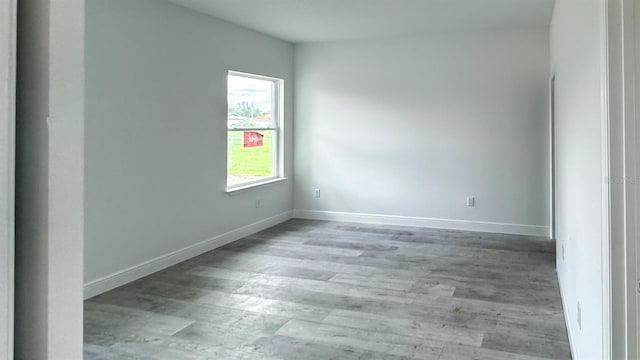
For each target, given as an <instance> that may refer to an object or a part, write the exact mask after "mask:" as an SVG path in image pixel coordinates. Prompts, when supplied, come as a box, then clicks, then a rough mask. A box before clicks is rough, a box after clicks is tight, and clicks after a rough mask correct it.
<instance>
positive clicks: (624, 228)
mask: <svg viewBox="0 0 640 360" xmlns="http://www.w3.org/2000/svg"><path fill="white" fill-rule="evenodd" d="M603 3H604V19H603V29H604V30H603V31H604V37H603V40H604V41H603V43H604V47H603V56H604V57H605V60H604V66H603V70H602V74H603V100H604V101H603V103H604V109H603V110H604V118H605V119H606V125H607V126H606V128H603V131H608V133H605V132H603V137H606V140H607V142H606V145H607V146H606V147H603V153H606V154H607V156H606V158H604V159H603V160H605V161H606V163H605V164H603V165H606V166H607V168H606V170H607V171H608V173H607V175H608V177H607V178H606V179H605V180H606V186H607V188H608V193H607V194H606V195H607V196H608V200H609V201H608V202H607V205H608V210H609V217H608V219H605V220H607V222H606V223H605V225H607V226H608V231H607V233H606V234H603V235H606V236H607V237H606V238H605V239H606V241H605V242H604V244H603V245H605V246H603V260H607V263H606V267H605V263H604V261H603V270H605V271H607V272H605V273H604V276H603V285H606V287H603V290H604V291H603V292H604V297H603V301H604V302H605V314H604V315H605V317H609V322H606V323H605V326H606V328H605V329H603V330H604V331H603V336H605V338H608V342H605V345H609V346H608V347H605V352H606V355H607V356H608V358H610V359H611V358H612V359H616V360H617V359H625V360H634V359H638V357H639V355H640V354H639V352H638V343H637V339H638V334H639V329H638V275H637V271H638V270H639V269H638V267H637V259H636V256H637V253H636V248H637V241H638V240H637V234H638V230H637V229H636V227H637V226H638V225H640V211H638V210H639V209H640V208H639V205H640V203H639V200H640V199H638V197H637V195H636V194H639V192H638V180H639V178H638V170H639V169H640V163H638V160H640V153H639V152H638V151H639V150H640V147H639V146H638V145H639V143H638V139H640V127H639V126H638V124H637V118H636V113H637V112H638V110H639V109H640V107H639V106H640V103H639V102H638V101H637V100H636V94H638V93H639V92H638V89H637V86H638V84H639V83H638V79H637V78H636V72H637V70H636V68H637V67H638V65H637V64H638V58H637V57H638V51H640V48H638V47H637V45H636V40H635V37H636V29H635V27H636V24H637V22H638V21H640V13H638V10H640V9H638V8H637V4H638V1H637V0H604V1H603ZM603 195H605V194H603ZM605 252H606V253H605ZM605 256H606V259H605Z"/></svg>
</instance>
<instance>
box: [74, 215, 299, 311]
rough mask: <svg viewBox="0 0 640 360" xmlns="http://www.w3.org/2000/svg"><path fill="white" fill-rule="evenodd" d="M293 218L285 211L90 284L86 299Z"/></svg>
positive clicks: (85, 291)
mask: <svg viewBox="0 0 640 360" xmlns="http://www.w3.org/2000/svg"><path fill="white" fill-rule="evenodd" d="M291 217H292V212H291V211H285V212H283V213H281V214H278V215H275V216H272V217H270V218H267V219H264V220H260V221H258V222H255V223H253V224H250V225H247V226H243V227H241V228H239V229H236V230H232V231H229V232H226V233H224V234H222V235H218V236H215V237H213V238H211V239H208V240H205V241H202V242H199V243H197V244H194V245H191V246H187V247H186V248H183V249H180V250H177V251H174V252H171V253H169V254H166V255H162V256H159V257H157V258H155V259H152V260H149V261H145V262H143V263H141V264H138V265H134V266H131V267H128V268H126V269H124V270H120V271H117V272H115V273H113V274H109V275H107V276H104V277H101V278H99V279H96V280H93V281H90V282H88V283H86V284H85V285H84V298H85V299H88V298H91V297H94V296H96V295H99V294H102V293H104V292H106V291H109V290H111V289H115V288H117V287H118V286H122V285H125V284H127V283H130V282H132V281H134V280H137V279H140V278H142V277H145V276H147V275H150V274H153V273H154V272H157V271H160V270H163V269H166V268H168V267H170V266H172V265H175V264H178V263H180V262H183V261H185V260H188V259H191V258H193V257H195V256H198V255H200V254H203V253H206V252H207V251H211V250H213V249H216V248H219V247H221V246H224V245H226V244H229V243H231V242H234V241H236V240H239V239H242V238H244V237H247V236H249V235H252V234H255V233H257V232H259V231H262V230H265V229H268V228H270V227H272V226H275V225H278V224H280V223H283V222H285V221H287V220H289V219H291Z"/></svg>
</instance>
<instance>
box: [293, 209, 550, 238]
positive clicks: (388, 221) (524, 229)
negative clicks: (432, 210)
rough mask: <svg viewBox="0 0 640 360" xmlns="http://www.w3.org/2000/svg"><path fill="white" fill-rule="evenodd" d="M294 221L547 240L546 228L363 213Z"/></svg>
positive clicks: (319, 214)
mask: <svg viewBox="0 0 640 360" xmlns="http://www.w3.org/2000/svg"><path fill="white" fill-rule="evenodd" d="M293 217H294V218H300V219H310V220H328V221H342V222H356V223H366V224H380V225H397V226H416V227H425V228H434V229H449V230H466V231H478V232H488V233H496V234H513V235H529V236H541V237H546V238H548V237H549V227H548V226H540V225H522V224H508V223H495V222H484V221H470V220H451V219H433V218H423V217H411V216H397V215H378V214H362V213H350V212H339V211H317V210H294V211H293Z"/></svg>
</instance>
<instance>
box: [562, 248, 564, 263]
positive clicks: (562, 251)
mask: <svg viewBox="0 0 640 360" xmlns="http://www.w3.org/2000/svg"><path fill="white" fill-rule="evenodd" d="M562 261H564V244H562Z"/></svg>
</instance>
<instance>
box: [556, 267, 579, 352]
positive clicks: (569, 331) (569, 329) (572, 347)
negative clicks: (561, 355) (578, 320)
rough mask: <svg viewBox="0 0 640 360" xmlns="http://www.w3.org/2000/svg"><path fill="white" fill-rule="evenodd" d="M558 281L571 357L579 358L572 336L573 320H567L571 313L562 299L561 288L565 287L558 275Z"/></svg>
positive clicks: (562, 292) (563, 297)
mask: <svg viewBox="0 0 640 360" xmlns="http://www.w3.org/2000/svg"><path fill="white" fill-rule="evenodd" d="M558 283H559V285H560V301H561V302H562V310H563V311H564V318H565V319H567V321H566V324H567V336H568V338H569V350H570V351H571V358H572V359H581V358H580V357H578V354H577V352H576V350H577V349H578V348H577V347H576V345H575V340H574V337H573V334H575V332H574V331H573V322H572V321H568V319H571V314H570V313H569V311H568V309H567V305H566V303H565V301H564V299H565V296H564V291H563V289H564V288H565V287H564V286H562V280H560V277H559V276H558Z"/></svg>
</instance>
